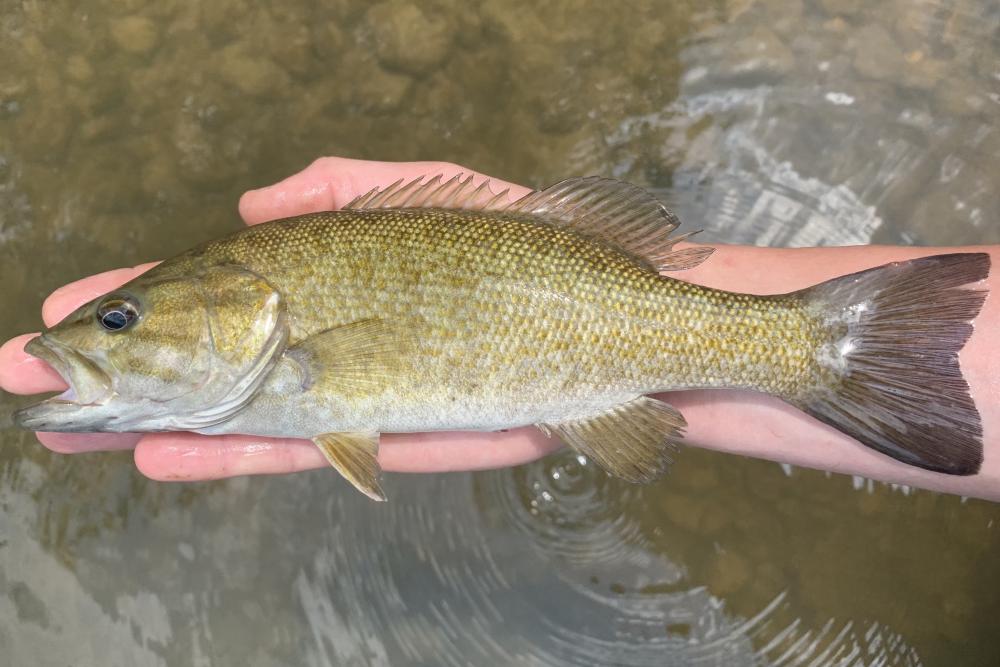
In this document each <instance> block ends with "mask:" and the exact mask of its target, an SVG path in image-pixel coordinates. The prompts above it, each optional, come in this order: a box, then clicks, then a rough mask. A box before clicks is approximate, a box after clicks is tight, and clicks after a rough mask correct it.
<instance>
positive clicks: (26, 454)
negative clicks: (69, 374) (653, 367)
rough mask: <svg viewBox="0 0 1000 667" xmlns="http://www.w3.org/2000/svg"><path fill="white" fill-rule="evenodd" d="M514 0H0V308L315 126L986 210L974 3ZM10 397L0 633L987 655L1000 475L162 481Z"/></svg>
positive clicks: (999, 140)
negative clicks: (958, 487)
mask: <svg viewBox="0 0 1000 667" xmlns="http://www.w3.org/2000/svg"><path fill="white" fill-rule="evenodd" d="M540 4H542V3H533V2H526V1H525V2H518V1H513V0H506V1H503V2H490V3H487V2H482V3H479V2H458V1H451V0H448V1H444V0H440V1H437V2H432V3H411V2H405V1H398V2H397V1H389V2H382V3H379V4H377V5H374V6H371V5H370V3H365V2H359V1H353V2H352V1H348V0H342V1H340V2H328V3H311V2H284V3H266V4H263V3H254V2H249V1H247V0H226V1H219V0H216V1H214V2H212V3H207V2H206V3H203V4H200V5H198V4H196V3H181V2H160V3H143V2H139V1H127V2H121V1H117V0H115V1H112V0H105V1H103V2H102V1H96V0H86V1H82V2H72V3H71V2H45V3H41V2H11V1H2V0H0V62H2V63H3V66H2V67H0V278H2V281H3V284H4V286H5V290H6V296H5V297H4V298H5V302H4V303H5V305H6V308H5V313H6V314H5V317H4V318H3V320H2V322H0V336H3V337H5V338H6V337H8V336H10V335H13V334H16V333H20V332H23V331H29V330H35V329H37V328H38V327H39V325H40V321H39V317H38V305H39V304H40V303H41V300H42V298H43V297H44V296H45V294H47V293H48V292H49V291H50V290H51V289H53V288H55V287H56V286H58V285H60V284H62V283H64V282H66V281H68V280H71V279H75V278H78V277H80V276H82V275H86V274H88V273H92V272H95V271H98V270H103V269H109V268H113V267H117V266H124V265H131V264H135V263H139V262H142V261H146V260H149V259H153V258H158V257H163V256H166V255H169V254H172V253H174V252H176V251H180V250H182V249H184V248H186V247H188V246H190V245H192V244H194V243H196V242H198V241H201V240H203V239H206V238H209V237H212V236H215V235H218V234H220V233H223V232H225V231H227V230H231V229H235V228H236V227H237V226H238V224H239V222H238V219H237V216H236V214H235V210H234V209H235V202H236V199H237V197H238V195H239V194H240V193H241V192H242V191H243V190H244V189H246V188H249V187H254V186H258V185H261V184H265V183H268V182H272V181H274V180H276V179H278V178H281V177H282V176H284V175H287V174H289V173H291V172H293V171H295V170H297V169H299V168H300V167H302V166H303V165H304V164H306V163H308V162H309V161H310V160H311V159H313V158H314V157H316V156H318V155H321V154H341V155H350V156H356V157H370V158H379V159H400V160H402V159H445V160H452V161H455V162H459V163H462V164H466V165H469V166H471V167H475V168H477V169H479V170H481V171H484V172H486V173H492V174H495V175H497V176H501V177H504V178H508V179H510V180H514V181H519V182H523V183H528V184H536V185H541V184H546V183H548V182H551V181H554V180H557V179H559V178H563V177H566V176H572V175H582V174H591V173H599V174H607V175H614V176H618V177H622V178H626V179H628V180H631V181H634V182H636V183H641V184H644V185H646V186H649V187H651V188H653V189H654V190H655V191H656V192H657V193H658V194H659V195H661V196H662V197H663V198H664V199H665V200H666V201H668V202H670V203H671V204H672V205H673V206H674V207H675V208H676V209H677V210H678V211H679V213H680V214H681V216H682V218H683V219H685V220H686V221H687V222H688V224H690V225H692V226H696V227H704V228H705V229H706V230H707V233H706V236H710V238H713V239H719V240H725V241H730V242H737V241H740V242H755V243H760V244H770V245H816V244H847V243H863V242H869V241H875V242H886V243H920V244H923V243H927V244H931V243H934V244H961V243H973V242H998V241H1000V224H998V220H1000V193H998V189H997V187H996V176H997V173H998V170H1000V157H998V156H1000V123H998V119H1000V66H998V63H1000V10H998V9H997V6H996V4H995V3H991V2H989V1H988V0H968V1H964V2H963V1H959V2H955V3H938V2H929V1H926V0H924V1H917V0H913V1H903V0H899V1H898V2H886V3H880V4H879V6H878V8H877V9H875V8H871V7H869V6H868V5H869V3H863V2H860V1H859V0H818V1H815V2H799V1H796V0H775V1H772V2H752V1H750V0H734V1H732V2H722V1H719V2H715V3H700V2H693V1H692V2H652V1H651V2H633V3H607V2H589V1H588V2H572V3H571V2H556V3H544V5H545V6H544V8H541V7H539V6H538V5H540ZM319 5H322V7H320V6H319ZM421 8H422V9H421ZM24 402H25V401H24V399H18V398H14V397H10V396H6V395H5V396H3V397H2V398H0V415H2V416H0V426H2V427H3V428H4V430H3V432H2V436H0V437H2V447H0V480H2V482H0V654H2V655H3V656H4V660H6V662H4V660H0V663H4V664H12V665H29V664H30V665H67V664H72V665H102V666H104V665H129V666H145V665H167V664H171V665H173V664H191V665H246V664H252V665H285V664H308V665H325V664H336V665H367V664H393V665H464V664H476V665H487V664H514V663H516V664H525V665H604V664H624V665H827V664H843V665H954V664H961V665H996V664H998V663H1000V645H998V643H997V642H996V640H995V636H996V633H997V631H998V630H1000V620H998V619H1000V596H998V595H997V592H998V591H1000V565H998V563H997V559H996V553H997V549H998V547H1000V505H995V504H989V503H985V502H979V501H975V500H968V501H963V500H962V499H960V498H957V497H952V496H944V495H938V494H934V493H930V492H924V491H911V490H909V489H905V488H899V487H889V486H886V485H882V484H877V483H871V482H868V481H866V480H863V479H860V478H854V479H852V478H849V477H843V476H831V475H824V474H823V473H819V472H814V471H807V470H802V469H798V468H794V469H793V468H789V467H782V466H778V465H776V464H773V463H767V462H761V461H753V460H746V459H742V458H739V457H734V456H728V455H724V454H719V453H713V452H706V451H701V450H694V449H691V450H686V451H685V452H684V453H683V456H682V457H681V458H680V460H679V461H678V464H677V465H676V467H675V470H674V472H673V474H672V475H671V476H670V478H669V479H666V480H664V481H661V482H659V483H657V484H655V485H652V486H648V487H641V488H639V487H631V486H628V485H625V484H621V483H618V482H616V481H614V480H610V479H608V478H606V477H605V476H604V475H603V474H602V473H599V472H597V471H595V470H594V469H593V466H592V465H590V464H587V463H586V461H581V460H578V459H577V457H575V456H574V455H572V454H569V453H563V454H558V455H555V456H553V457H550V458H549V459H547V460H545V461H542V462H539V463H537V464H533V465H529V466H524V467H521V468H518V469H515V470H508V471H498V472H491V473H481V474H450V475H437V476H425V477H413V476H403V475H390V476H388V479H387V480H386V483H385V486H386V488H387V490H388V491H389V492H390V494H391V498H392V502H390V503H389V504H387V505H381V506H377V505H375V504H372V503H369V502H368V501H367V500H366V499H364V498H363V497H361V496H360V495H359V494H357V493H355V492H353V491H352V490H349V489H348V488H347V487H346V485H345V484H343V483H342V482H341V481H340V480H339V479H337V478H336V477H335V476H333V475H332V474H331V473H330V472H328V471H316V472H312V473H307V474H301V475H295V476H288V477H275V478H253V479H235V480H229V481H226V482H218V483H209V484H190V485H183V486H182V485H168V484H157V483H153V482H149V481H146V480H145V479H143V478H142V477H141V476H140V475H139V474H138V473H136V472H135V470H134V469H133V467H132V466H131V463H130V459H129V457H128V455H127V454H99V455H89V456H79V457H72V458H68V457H60V456H56V455H52V454H49V453H48V452H46V451H45V450H44V449H43V448H41V447H40V446H38V445H37V444H35V443H34V441H33V439H32V438H31V437H29V436H28V435H26V434H22V433H19V432H17V431H14V430H13V429H11V428H10V421H9V416H8V415H9V412H10V410H11V409H12V408H13V407H15V406H18V405H21V404H23V403H24Z"/></svg>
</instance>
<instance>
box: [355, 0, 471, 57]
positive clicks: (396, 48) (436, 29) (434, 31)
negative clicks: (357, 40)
mask: <svg viewBox="0 0 1000 667" xmlns="http://www.w3.org/2000/svg"><path fill="white" fill-rule="evenodd" d="M368 23H369V25H370V26H371V28H372V31H373V32H374V34H375V52H376V53H377V54H378V58H379V62H381V63H382V64H383V65H385V66H386V67H389V68H391V69H397V70H401V71H403V72H409V73H410V74H425V73H427V72H428V71H430V70H431V69H433V68H435V67H437V66H438V65H440V64H441V63H442V62H444V59H445V58H446V57H447V56H448V53H449V51H450V50H451V45H452V42H453V41H454V34H453V31H452V27H451V23H450V22H449V20H448V19H447V18H445V17H444V16H442V15H440V14H438V15H431V16H428V15H427V14H425V13H424V11H423V10H422V9H421V8H420V7H419V6H418V5H415V4H412V3H409V2H403V1H401V0H390V1H389V2H382V3H379V4H377V5H375V6H374V7H372V8H371V9H370V10H368Z"/></svg>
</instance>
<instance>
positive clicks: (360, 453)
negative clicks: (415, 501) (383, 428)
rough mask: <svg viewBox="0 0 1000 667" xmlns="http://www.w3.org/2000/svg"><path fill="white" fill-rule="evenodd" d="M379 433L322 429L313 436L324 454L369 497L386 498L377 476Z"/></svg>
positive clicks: (345, 477) (381, 500)
mask: <svg viewBox="0 0 1000 667" xmlns="http://www.w3.org/2000/svg"><path fill="white" fill-rule="evenodd" d="M378 439H379V434H378V433H324V434H322V435H317V436H316V437H314V438H313V439H312V440H313V442H314V443H316V446H317V447H319V451H321V452H323V456H325V457H326V460H327V461H329V462H330V465H332V466H333V467H334V468H336V469H337V472H339V473H340V474H341V475H343V476H344V479H346V480H347V481H348V482H350V483H351V484H353V485H354V488H356V489H357V490H358V491H360V492H361V493H363V494H365V495H366V496H368V497H369V498H371V499H372V500H377V501H380V502H383V501H385V493H383V492H382V487H381V486H379V483H378V476H379V475H380V474H381V472H382V468H381V467H380V466H379V464H378Z"/></svg>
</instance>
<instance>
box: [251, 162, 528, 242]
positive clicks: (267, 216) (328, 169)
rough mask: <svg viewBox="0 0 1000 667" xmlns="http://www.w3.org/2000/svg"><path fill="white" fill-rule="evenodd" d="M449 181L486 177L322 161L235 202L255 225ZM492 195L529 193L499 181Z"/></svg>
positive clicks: (431, 166) (444, 166) (453, 169)
mask: <svg viewBox="0 0 1000 667" xmlns="http://www.w3.org/2000/svg"><path fill="white" fill-rule="evenodd" d="M438 174H440V175H441V176H442V177H443V178H445V179H447V178H451V177H452V176H454V175H455V174H474V175H475V179H474V182H475V183H477V184H478V183H479V182H481V179H486V178H487V177H486V176H483V175H482V174H479V173H477V172H475V171H473V170H471V169H466V168H464V167H460V166H458V165H456V164H451V163H449V162H374V161H370V160H350V159H348V158H340V157H324V158H320V159H318V160H316V161H315V162H313V163H312V164H310V165H309V166H308V167H306V168H305V169H303V170H302V171H300V172H299V173H297V174H294V175H292V176H289V177H288V178H286V179H285V180H283V181H281V182H280V183H275V184H274V185H270V186H267V187H264V188H260V189H258V190H250V191H249V192H247V193H245V194H244V195H243V197H242V198H241V199H240V215H242V216H243V219H244V220H246V222H247V224H251V225H255V224H257V223H260V222H266V221H268V220H275V219H277V218H287V217H291V216H294V215H302V214H304V213H313V212H316V211H330V210H334V209H338V208H340V207H342V206H344V205H345V204H347V203H348V202H350V201H351V200H352V199H354V198H355V197H357V196H359V195H363V194H365V193H366V192H369V191H371V190H372V188H376V187H385V186H387V185H391V184H392V183H394V182H396V181H398V180H400V179H403V180H404V181H410V180H413V179H415V178H419V177H421V176H437V175H438ZM489 180H490V188H491V189H492V190H493V192H500V191H502V190H504V189H506V188H510V195H511V197H512V198H515V199H516V198H518V197H521V196H523V195H525V194H527V193H528V192H530V189H529V188H525V187H522V186H519V185H513V184H511V183H507V182H505V181H501V180H499V179H492V178H491V179H489Z"/></svg>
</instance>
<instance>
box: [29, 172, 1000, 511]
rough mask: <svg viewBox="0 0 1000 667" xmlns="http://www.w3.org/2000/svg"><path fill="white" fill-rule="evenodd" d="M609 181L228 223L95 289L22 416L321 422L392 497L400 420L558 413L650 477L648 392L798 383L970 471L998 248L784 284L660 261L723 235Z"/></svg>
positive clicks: (664, 446)
mask: <svg viewBox="0 0 1000 667" xmlns="http://www.w3.org/2000/svg"><path fill="white" fill-rule="evenodd" d="M678 224H679V223H678V221H677V219H676V217H674V216H673V214H671V213H670V212H669V211H668V210H667V209H666V208H665V207H663V205H662V204H660V203H659V202H658V201H657V200H656V199H655V198H654V197H652V196H651V195H649V194H648V193H646V192H645V191H643V190H642V189H640V188H637V187H635V186H632V185H629V184H626V183H621V182H618V181H613V180H609V179H602V178H581V179H571V180H568V181H563V182H561V183H558V184H556V185H554V186H552V187H550V188H547V189H545V190H541V191H538V192H534V193H531V194H529V195H527V196H525V197H523V198H522V199H520V200H517V201H515V202H508V201H507V200H506V198H505V195H504V193H501V194H500V195H495V196H494V195H493V194H492V193H491V192H490V191H489V189H488V186H487V185H486V184H485V183H483V184H481V185H480V186H479V187H473V184H472V178H471V177H468V178H464V179H463V178H460V177H457V176H456V177H455V178H453V179H451V180H449V181H447V182H444V183H442V182H441V179H440V177H437V178H433V179H430V180H427V181H425V180H424V179H418V180H416V181H412V182H410V183H406V184H404V183H402V182H399V183H396V184H393V185H391V186H389V187H387V188H384V189H381V190H380V189H376V190H373V191H372V192H369V193H368V194H366V195H363V196H361V197H359V198H358V199H356V200H355V201H354V202H351V204H349V205H348V206H346V207H345V208H344V209H343V210H340V211H332V212H325V213H314V214H309V215H304V216H298V217H296V218H288V219H284V220H276V221H272V222H269V223H264V224H261V225H257V226H254V227H250V228H247V229H245V230H241V231H239V232H237V233H234V234H232V235H230V236H227V237H224V238H221V239H218V240H215V241H210V242H208V243H205V244H203V245H200V246H198V247H196V248H193V249H191V250H189V251H187V252H185V253H183V254H181V255H178V256H177V257H174V258H172V259H169V260H167V261H165V262H163V263H161V264H159V265H157V266H156V267H154V268H152V269H150V270H149V271H148V272H146V273H144V274H143V275H141V276H139V277H137V278H135V279H134V280H132V281H130V282H129V283H127V284H125V285H123V286H122V287H121V288H119V289H117V290H114V291H113V292H111V293H109V294H107V295H104V296H102V297H99V298H97V299H95V300H94V301H92V302H90V303H88V304H86V305H84V306H82V307H81V308H79V309H78V310H76V311H75V312H73V313H71V314H70V315H69V316H67V317H66V318H65V319H64V320H63V321H62V322H60V323H59V324H57V325H56V326H55V327H53V328H51V329H50V330H49V331H47V332H45V333H44V334H42V336H40V337H39V338H36V339H34V340H32V341H31V342H30V343H29V344H28V346H27V347H26V348H25V349H26V351H27V352H29V353H30V354H33V355H35V356H38V357H40V358H42V359H43V360H45V361H47V362H48V363H49V364H51V365H52V366H53V367H54V368H55V369H56V370H57V371H58V372H59V373H60V374H61V375H63V377H64V378H65V379H66V381H67V383H68V384H69V385H70V389H69V390H68V391H67V392H66V393H64V394H63V395H61V396H58V397H55V398H53V399H49V400H46V401H43V402H41V403H39V404H37V405H35V406H32V407H29V408H26V409H24V410H22V411H19V412H18V413H17V415H16V420H17V421H18V423H19V424H20V425H21V426H23V427H25V428H30V429H33V430H44V431H77V432H83V431H90V432H93V431H180V430H187V431H197V432H199V433H205V434H223V433H242V434H247V435H261V436H282V437H301V438H310V439H312V440H313V442H315V443H316V445H317V446H318V447H319V449H320V450H321V451H322V452H323V454H324V455H325V456H326V458H327V460H328V461H329V462H330V463H331V465H332V466H334V467H335V468H336V469H337V470H338V471H340V472H341V473H342V474H343V475H344V477H345V478H347V479H348V480H349V481H350V482H351V483H352V484H354V485H355V486H356V487H357V488H358V489H359V490H361V491H362V492H364V493H365V494H367V495H368V496H370V497H372V498H375V499H379V500H381V499H384V494H383V493H382V490H381V488H380V486H379V483H378V475H379V468H378V463H377V460H376V455H377V452H378V439H379V434H380V433H387V432H415V431H433V430H485V431H489V430H500V429H505V428H512V427H517V426H524V425H535V426H537V427H539V428H540V429H542V430H543V431H544V432H546V433H548V434H551V435H555V436H557V437H559V438H560V439H561V440H562V441H563V442H565V443H566V444H568V445H570V446H571V447H574V448H575V449H576V450H578V451H580V452H581V453H583V454H586V455H587V456H589V457H590V458H592V459H593V460H594V461H595V462H596V463H598V464H599V465H600V466H602V467H603V468H604V469H605V470H607V471H608V472H609V473H611V474H613V475H616V476H618V477H621V478H623V479H626V480H628V481H632V482H648V481H651V480H653V479H655V478H657V477H658V476H659V475H660V474H662V473H663V471H664V470H665V469H666V467H667V466H668V464H669V461H670V456H671V453H672V452H673V450H674V449H675V448H676V446H677V444H679V443H680V442H681V440H682V437H683V431H684V427H685V422H684V418H683V417H682V416H681V415H680V413H678V412H677V411H676V410H675V409H674V408H673V407H671V406H670V405H668V404H667V403H665V402H663V401H660V400H657V399H654V398H650V397H649V396H648V395H649V394H653V393H657V392H661V391H670V390H685V389H698V388H710V387H729V388H739V389H748V390H754V391H760V392H765V393H769V394H772V395H775V396H778V397H780V398H782V399H784V400H785V401H787V402H789V403H791V404H793V405H795V406H797V407H799V408H800V409H802V410H804V411H806V412H807V413H809V414H811V415H812V416H814V417H816V418H817V419H819V420H821V421H824V422H826V423H827V424H830V425H832V426H833V427H835V428H837V429H839V430H841V431H842V432H844V433H847V434H848V435H850V436H852V437H854V438H855V439H857V440H859V441H860V442H862V443H864V444H865V445H868V446H869V447H872V448H874V449H876V450H878V451H880V452H882V453H884V454H887V455H889V456H891V457H893V458H896V459H898V460H900V461H903V462H905V463H908V464H911V465H915V466H919V467H922V468H926V469H929V470H935V471H939V472H944V473H950V474H957V475H968V474H974V473H975V472H977V471H978V469H979V467H980V465H981V463H982V458H983V454H982V426H981V423H980V418H979V413H978V411H977V410H976V407H975V405H974V403H973V401H972V399H971V397H970V396H969V389H968V385H967V384H966V382H965V380H964V379H963V378H962V375H961V370H960V368H959V365H958V352H959V351H960V350H961V348H962V347H963V346H964V344H965V342H966V340H967V339H968V337H969V336H970V335H971V330H972V325H971V321H972V320H973V319H974V318H975V317H976V315H977V314H978V313H979V310H980V308H981V306H982V304H983V301H984V299H985V297H986V292H985V291H983V290H975V289H968V286H971V285H973V284H974V283H976V282H978V281H981V280H983V279H985V278H986V277H987V275H988V273H989V269H990V263H989V256H988V255H986V254H983V253H956V254H948V255H938V256H934V257H927V258H922V259H916V260H912V261H908V262H899V263H893V264H889V265H886V266H883V267H879V268H876V269H870V270H868V271H862V272H860V273H856V274H852V275H849V276H844V277H841V278H836V279H834V280H831V281H828V282H826V283H822V284H819V285H816V286H814V287H811V288H808V289H805V290H801V291H797V292H792V293H789V294H783V295H773V296H755V295H747V294H738V293H733V292H725V291H720V290H714V289H709V288H704V287H700V286H697V285H693V284H690V283H686V282H683V281H681V280H676V279H674V278H671V277H668V276H665V275H662V273H663V272H670V271H678V270H682V269H685V268H690V267H692V266H696V265H697V264H699V263H701V262H702V261H705V260H706V259H707V258H708V257H709V255H710V254H711V251H712V249H711V248H707V247H693V248H685V249H677V248H676V247H675V245H676V243H677V242H678V241H679V240H680V239H682V238H684V237H683V236H676V237H672V236H670V234H671V232H673V231H674V230H675V229H676V227H677V226H678Z"/></svg>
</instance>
